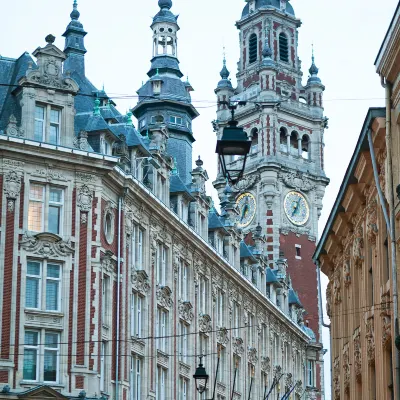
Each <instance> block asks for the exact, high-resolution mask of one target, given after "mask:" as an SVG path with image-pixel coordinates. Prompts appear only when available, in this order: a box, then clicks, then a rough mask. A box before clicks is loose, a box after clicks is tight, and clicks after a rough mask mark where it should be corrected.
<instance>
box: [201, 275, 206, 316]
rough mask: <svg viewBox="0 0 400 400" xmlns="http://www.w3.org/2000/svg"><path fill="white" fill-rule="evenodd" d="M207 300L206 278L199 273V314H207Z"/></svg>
mask: <svg viewBox="0 0 400 400" xmlns="http://www.w3.org/2000/svg"><path fill="white" fill-rule="evenodd" d="M207 301H208V279H207V278H206V277H205V276H204V275H200V292H199V311H200V313H201V314H207Z"/></svg>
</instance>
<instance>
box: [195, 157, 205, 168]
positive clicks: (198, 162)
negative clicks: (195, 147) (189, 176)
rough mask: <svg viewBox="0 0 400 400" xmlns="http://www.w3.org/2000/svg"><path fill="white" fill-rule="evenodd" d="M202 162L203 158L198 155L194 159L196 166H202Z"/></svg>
mask: <svg viewBox="0 0 400 400" xmlns="http://www.w3.org/2000/svg"><path fill="white" fill-rule="evenodd" d="M203 164H204V163H203V160H202V159H201V158H200V156H199V158H198V159H197V160H196V165H197V168H201V167H202V166H203Z"/></svg>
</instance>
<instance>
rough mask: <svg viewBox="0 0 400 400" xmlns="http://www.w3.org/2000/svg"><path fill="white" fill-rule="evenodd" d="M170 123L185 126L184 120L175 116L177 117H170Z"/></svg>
mask: <svg viewBox="0 0 400 400" xmlns="http://www.w3.org/2000/svg"><path fill="white" fill-rule="evenodd" d="M169 122H170V123H171V124H175V125H183V119H182V117H177V116H175V115H171V116H170V117H169Z"/></svg>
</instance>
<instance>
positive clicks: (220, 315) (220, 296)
mask: <svg viewBox="0 0 400 400" xmlns="http://www.w3.org/2000/svg"><path fill="white" fill-rule="evenodd" d="M224 307H225V296H224V293H223V291H222V289H218V293H217V324H218V327H220V328H221V327H223V326H224V312H225V310H224Z"/></svg>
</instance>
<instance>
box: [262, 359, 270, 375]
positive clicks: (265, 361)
mask: <svg viewBox="0 0 400 400" xmlns="http://www.w3.org/2000/svg"><path fill="white" fill-rule="evenodd" d="M261 370H262V371H263V372H265V373H267V374H269V373H270V372H271V359H270V358H269V357H261Z"/></svg>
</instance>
